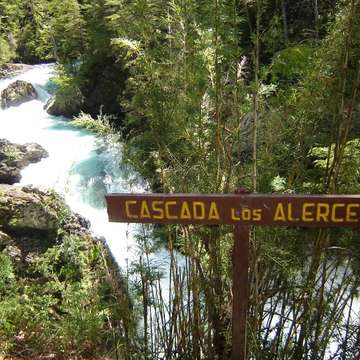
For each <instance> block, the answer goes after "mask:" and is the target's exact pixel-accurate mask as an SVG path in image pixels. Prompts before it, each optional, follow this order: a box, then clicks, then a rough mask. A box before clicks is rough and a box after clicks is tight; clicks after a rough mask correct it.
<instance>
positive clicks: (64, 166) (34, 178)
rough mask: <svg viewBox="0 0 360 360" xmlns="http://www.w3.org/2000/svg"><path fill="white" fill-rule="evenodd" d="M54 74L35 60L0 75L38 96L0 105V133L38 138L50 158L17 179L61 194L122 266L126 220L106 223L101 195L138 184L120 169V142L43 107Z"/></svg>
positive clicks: (128, 242) (18, 139)
mask: <svg viewBox="0 0 360 360" xmlns="http://www.w3.org/2000/svg"><path fill="white" fill-rule="evenodd" d="M52 76H54V66H53V65H38V66H34V67H33V68H32V69H31V70H29V71H27V72H25V73H23V74H20V75H18V76H16V77H13V78H11V79H3V80H0V91H1V90H2V89H4V88H5V87H6V86H7V85H9V84H10V83H11V82H13V81H15V80H17V79H21V80H25V81H28V82H30V83H32V84H33V85H34V86H35V88H36V90H37V92H38V98H37V99H36V100H33V101H29V102H27V103H24V104H22V105H20V106H18V107H11V108H9V109H6V110H1V109H0V138H6V139H8V140H10V141H12V142H15V143H20V144H21V143H26V142H36V143H38V144H40V145H42V146H43V147H44V148H45V149H46V150H47V151H48V153H49V157H48V158H46V159H43V160H42V161H41V162H39V163H37V164H32V165H30V166H28V167H27V168H26V169H24V170H23V171H22V179H21V184H27V185H30V184H32V185H34V186H37V187H45V188H51V189H54V190H56V191H57V192H59V193H61V194H62V195H63V196H64V198H65V200H66V202H67V204H68V205H69V206H70V207H71V208H72V210H74V211H76V212H78V213H80V214H81V215H83V216H85V217H86V218H88V219H89V220H90V222H91V230H92V231H93V232H94V233H95V234H96V235H98V236H103V237H105V238H106V242H107V244H108V246H109V248H110V250H111V252H112V253H113V255H114V257H115V259H116V260H117V262H118V264H119V265H120V266H122V267H123V266H125V265H126V264H127V262H128V260H129V259H131V258H132V256H133V254H134V251H135V242H134V240H133V238H132V236H131V231H130V229H129V226H128V225H127V224H113V223H109V222H108V220H107V213H106V208H105V203H104V195H105V194H106V192H128V191H139V190H141V189H140V188H139V187H136V186H132V185H130V184H131V183H132V182H133V179H132V178H129V176H128V175H126V173H125V172H124V171H123V170H122V168H121V147H120V145H118V144H115V143H112V142H111V141H104V140H102V141H100V140H98V139H97V138H96V137H95V136H94V135H93V134H92V133H90V132H88V131H87V130H79V129H76V128H73V127H72V126H71V124H69V122H68V119H65V118H63V117H55V116H51V115H49V114H47V113H46V112H45V111H44V108H43V107H44V104H45V103H46V101H47V100H48V99H49V98H50V94H49V93H48V92H47V89H49V84H50V82H49V79H50V78H51V77H52Z"/></svg>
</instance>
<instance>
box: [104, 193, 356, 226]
mask: <svg viewBox="0 0 360 360" xmlns="http://www.w3.org/2000/svg"><path fill="white" fill-rule="evenodd" d="M106 200H107V205H108V214H109V219H110V221H115V222H133V223H158V224H207V225H216V224H229V225H273V226H282V225H283V226H306V227H309V226H313V227H336V226H341V227H359V226H360V196H359V195H342V196H336V195H306V196H305V195H264V194H248V195H245V194H241V195H196V194H191V195H188V194H186V195H185V194H184V195H182V194H176V195H172V194H109V195H107V196H106Z"/></svg>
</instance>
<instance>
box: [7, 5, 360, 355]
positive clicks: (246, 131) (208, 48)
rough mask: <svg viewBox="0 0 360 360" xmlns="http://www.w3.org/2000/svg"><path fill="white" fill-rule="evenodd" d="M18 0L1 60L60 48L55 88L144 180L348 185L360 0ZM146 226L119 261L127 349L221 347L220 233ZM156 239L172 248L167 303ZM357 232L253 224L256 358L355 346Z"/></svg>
mask: <svg viewBox="0 0 360 360" xmlns="http://www.w3.org/2000/svg"><path fill="white" fill-rule="evenodd" d="M17 2H18V6H16V5H15V2H13V3H12V4H11V5H9V4H8V2H7V1H2V0H0V20H1V23H0V44H3V45H2V46H1V51H0V61H8V59H9V58H11V57H13V58H17V59H23V60H25V61H35V59H36V60H40V59H41V60H45V59H51V58H54V59H56V60H57V61H58V62H59V63H60V64H61V66H62V71H63V75H62V76H61V78H60V80H59V84H60V92H61V91H63V96H64V97H65V98H66V97H67V96H68V97H70V98H74V91H71V90H69V91H66V89H79V91H77V90H76V93H78V94H79V95H78V97H79V99H80V100H79V101H80V103H81V104H82V105H81V106H79V108H81V109H82V110H85V111H88V112H91V113H92V115H96V114H97V113H102V111H103V110H104V113H109V114H112V115H115V116H117V119H118V123H117V125H118V127H121V129H122V134H123V139H124V143H125V149H124V151H125V158H126V159H127V160H128V162H129V163H130V164H131V165H132V166H133V167H134V168H135V169H136V171H137V172H138V173H139V174H140V175H141V176H142V177H143V178H145V179H146V180H147V181H148V183H149V187H150V188H151V189H152V190H156V191H164V192H216V193H221V192H224V193H228V192H233V191H235V190H237V189H238V188H240V187H244V188H247V189H249V190H251V191H258V192H290V193H339V192H340V193H357V192H358V191H359V176H360V175H359V169H358V165H359V156H360V153H359V152H360V147H359V131H360V127H359V121H360V106H359V95H358V89H359V86H360V62H359V61H360V1H359V0H341V1H334V0H299V1H296V2H294V1H289V0H231V1H224V0H212V1H199V0H167V1H164V0H148V1H145V0H134V1H131V2H129V1H125V0H83V1H80V0H78V1H77V0H65V1H64V0H62V1H58V0H50V1H44V0H36V1H32V2H30V3H28V2H25V1H20V0H17ZM28 4H31V6H30V5H28ZM15 51H17V53H16V54H15ZM65 80H66V81H65ZM62 83H66V87H67V88H66V87H65V86H61V84H62ZM98 83H100V86H97V84H98ZM64 89H65V90H64ZM100 93H101V94H106V96H105V99H103V98H101V97H100V96H99V94H100ZM68 94H70V95H68ZM99 99H101V101H99ZM89 103H91V106H90V105H89ZM102 105H104V106H102ZM124 114H125V116H124ZM94 117H95V116H94ZM99 118H102V116H100V117H99ZM80 120H81V121H82V122H83V123H84V122H85V123H86V124H87V126H91V127H93V128H96V126H93V124H92V120H91V118H90V117H86V116H84V115H81V117H80ZM81 121H80V122H79V120H78V124H79V123H81ZM112 122H114V120H112ZM86 124H85V125H86ZM89 124H90V125H89ZM101 128H102V127H101V126H100V129H101ZM106 128H107V127H106ZM155 233H156V234H155V235H154V234H153V232H152V233H151V234H150V233H149V232H148V231H147V230H146V229H145V230H144V231H143V232H141V233H140V234H139V247H140V250H141V251H140V255H139V261H138V263H137V264H133V267H132V268H131V269H130V270H132V271H133V273H134V279H135V281H134V284H133V285H134V288H135V290H134V296H135V294H137V299H138V300H139V304H138V305H139V306H140V309H141V312H142V316H143V320H144V326H143V327H142V330H143V334H142V343H141V346H139V348H138V351H137V352H136V355H135V353H132V355H129V352H127V351H125V352H124V354H125V355H124V357H125V358H137V357H138V358H143V357H145V358H148V359H153V358H154V359H155V358H160V357H161V356H165V358H166V359H172V358H183V359H226V358H228V357H229V352H230V344H231V301H232V292H231V243H232V239H231V230H230V229H228V228H226V227H224V228H193V227H170V228H167V229H156V231H155ZM154 238H155V239H158V238H161V239H166V240H167V246H168V248H169V251H170V266H169V273H170V284H171V286H170V293H169V298H170V299H164V297H163V296H162V294H161V291H160V290H159V284H160V282H161V280H160V277H161V272H160V271H158V269H157V266H156V265H155V264H152V262H151V253H153V252H154V251H156V248H157V246H158V241H157V240H154ZM358 241H359V231H358V230H356V231H355V230H351V231H350V230H347V231H341V230H335V231H331V232H330V231H328V230H322V231H315V230H311V231H310V230H308V231H306V230H304V229H295V230H294V229H293V230H288V229H274V228H273V229H265V230H264V229H262V230H258V229H256V230H255V229H254V230H253V231H252V240H251V264H250V281H251V288H250V310H249V321H248V341H249V354H251V357H252V358H254V359H255V358H256V359H305V358H311V359H323V358H327V359H332V358H341V359H352V358H357V357H359V356H360V338H359V324H360V322H359V319H358V318H356V316H354V314H353V312H352V310H353V306H355V305H354V304H355V303H356V301H357V297H356V296H357V294H358V291H359V279H360V277H359V256H360V254H359V251H358ZM174 249H177V250H180V252H181V253H182V254H184V255H186V257H185V260H183V261H180V263H178V260H177V256H176V253H174ZM184 263H185V265H184ZM5 265H6V262H5ZM5 265H4V266H5ZM180 265H181V266H180ZM9 274H10V275H11V272H9ZM10 275H9V276H10ZM100 313H101V312H100ZM168 320H169V321H168ZM129 351H130V350H129Z"/></svg>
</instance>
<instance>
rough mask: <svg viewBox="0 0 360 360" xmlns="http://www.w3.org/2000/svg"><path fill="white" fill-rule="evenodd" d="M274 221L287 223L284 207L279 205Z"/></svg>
mask: <svg viewBox="0 0 360 360" xmlns="http://www.w3.org/2000/svg"><path fill="white" fill-rule="evenodd" d="M274 221H286V216H285V211H284V205H283V204H282V203H278V204H277V206H276V210H275V215H274Z"/></svg>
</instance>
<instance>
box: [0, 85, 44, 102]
mask: <svg viewBox="0 0 360 360" xmlns="http://www.w3.org/2000/svg"><path fill="white" fill-rule="evenodd" d="M36 97H37V93H36V90H35V88H34V87H33V86H32V85H31V84H30V83H28V82H26V81H22V80H17V81H15V82H13V83H12V84H10V85H9V86H8V87H7V88H6V89H5V90H3V91H2V92H1V108H2V109H6V108H8V107H10V106H17V105H20V104H22V103H24V102H26V101H30V100H34V99H36Z"/></svg>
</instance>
